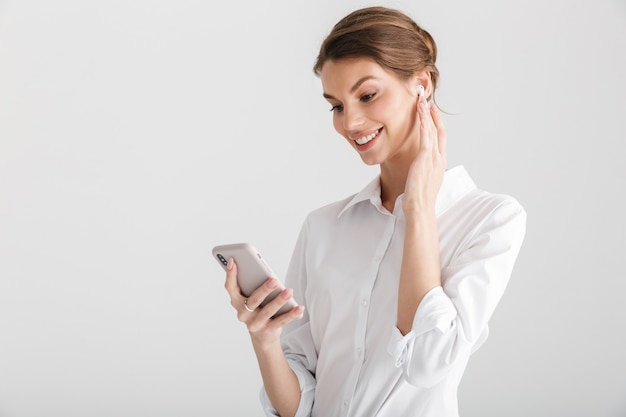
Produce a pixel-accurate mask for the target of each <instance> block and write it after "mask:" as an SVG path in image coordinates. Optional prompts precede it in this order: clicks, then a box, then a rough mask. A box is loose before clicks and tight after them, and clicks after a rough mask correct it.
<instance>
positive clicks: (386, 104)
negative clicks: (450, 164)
mask: <svg viewBox="0 0 626 417" xmlns="http://www.w3.org/2000/svg"><path fill="white" fill-rule="evenodd" d="M321 80H322V86H323V89H324V97H325V98H326V100H328V102H329V103H330V105H331V106H332V112H333V125H334V127H335V130H337V132H339V134H340V135H342V136H343V137H344V138H346V140H347V141H348V143H349V144H350V145H351V146H352V147H353V148H354V149H356V150H357V152H358V153H359V155H360V156H361V158H362V159H363V162H365V163H366V164H368V165H374V164H384V163H390V162H392V161H394V160H398V161H402V160H404V159H407V158H410V159H412V157H414V156H415V154H416V153H417V150H418V149H419V137H418V131H419V129H415V128H414V127H415V123H416V112H417V85H418V81H417V78H415V79H413V80H409V81H404V80H401V79H399V78H398V77H397V76H396V75H395V74H394V73H392V72H390V71H388V70H386V69H384V68H383V67H381V66H380V65H379V64H378V63H376V62H375V61H374V60H372V59H370V58H346V59H341V60H338V61H327V62H326V63H325V64H324V66H323V67H322V71H321ZM412 132H415V133H414V134H413V133H412Z"/></svg>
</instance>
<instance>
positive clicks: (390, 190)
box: [380, 163, 410, 212]
mask: <svg viewBox="0 0 626 417" xmlns="http://www.w3.org/2000/svg"><path fill="white" fill-rule="evenodd" d="M409 167H410V165H407V164H391V163H385V164H381V165H380V190H381V191H380V199H381V200H382V204H383V207H385V208H386V209H387V210H389V211H390V212H393V208H394V205H395V203H396V199H397V198H398V196H399V195H400V194H402V193H403V192H404V188H405V185H406V178H407V175H408V172H409Z"/></svg>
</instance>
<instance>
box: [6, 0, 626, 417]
mask: <svg viewBox="0 0 626 417" xmlns="http://www.w3.org/2000/svg"><path fill="white" fill-rule="evenodd" d="M372 4H374V3H370V2H364V1H356V0H355V1H342V2H338V1H334V0H333V1H331V0H316V1H310V2H297V1H287V0H274V1H271V2H259V1H254V0H243V1H232V2H220V3H215V2H208V1H200V0H176V1H165V0H150V1H148V0H124V1H121V0H112V1H106V2H105V1H101V2H95V1H84V0H57V1H44V0H39V1H37V0H22V1H17V0H14V1H11V0H5V1H0V417H31V416H46V417H48V416H63V417H73V416H77V417H78V416H80V417H84V416H90V417H91V416H93V417H100V416H102V417H105V416H107V417H108V416H116V417H127V416H128V417H130V416H133V417H135V416H146V417H147V416H150V417H160V416H168V417H169V416H183V417H194V416H242V415H247V416H260V415H261V409H260V406H259V401H258V392H259V388H260V385H261V381H260V377H259V373H258V370H257V365H256V361H255V359H254V354H253V352H252V349H251V346H250V343H249V338H248V335H247V332H246V330H245V328H244V327H243V326H242V325H241V323H239V322H238V321H237V320H236V317H235V312H234V310H233V309H232V308H231V306H230V304H229V300H228V297H227V295H226V292H225V291H224V289H223V281H224V276H223V273H222V271H221V269H220V267H219V265H218V264H217V263H216V262H215V261H214V260H213V259H212V258H211V256H210V250H211V248H212V246H213V245H216V244H219V243H228V242H237V241H250V242H252V243H253V244H255V246H257V247H258V248H259V249H260V250H261V251H262V252H263V253H264V255H265V258H266V259H267V260H268V262H269V263H270V264H271V265H272V267H273V268H274V270H275V271H276V272H277V273H278V274H279V275H282V273H283V272H284V271H285V270H286V267H287V263H288V261H289V258H290V255H291V250H292V247H293V244H294V241H295V238H296V235H297V232H298V231H299V228H300V225H301V223H302V221H303V219H304V216H305V215H306V214H307V213H308V212H309V211H310V210H312V209H314V208H316V207H318V206H321V205H323V204H326V203H329V202H332V201H334V200H337V199H339V198H343V197H345V196H347V195H349V194H352V193H354V192H356V191H358V190H359V189H360V188H361V187H362V186H363V185H365V184H366V183H368V182H369V181H370V180H371V178H372V177H373V176H374V175H376V173H377V171H376V168H375V167H366V166H364V165H363V164H362V162H361V161H360V158H359V157H358V156H357V155H356V154H354V152H353V151H352V150H351V149H350V148H349V147H348V145H347V144H345V143H344V141H343V140H342V139H341V138H339V136H338V135H337V134H336V133H335V132H334V131H333V129H332V124H331V115H330V113H329V112H328V110H329V107H330V106H329V105H328V104H326V102H325V101H324V100H323V99H322V96H321V92H322V91H321V85H320V82H319V79H318V78H316V77H315V76H314V75H313V73H312V70H311V67H312V65H313V62H314V59H315V56H316V54H317V50H318V47H319V44H320V42H321V41H322V39H323V38H324V36H325V35H326V34H327V33H328V31H329V30H330V28H331V26H332V24H334V23H335V22H336V21H337V20H338V19H340V18H341V17H343V16H344V15H345V14H346V13H348V12H349V11H351V10H353V9H354V8H357V7H361V6H366V5H372ZM381 4H383V5H388V6H392V7H398V8H401V9H402V10H404V11H406V12H408V13H409V14H410V15H411V16H412V17H413V18H415V20H416V21H418V23H420V24H422V25H423V26H424V27H425V28H426V29H427V30H429V31H430V32H431V34H432V35H433V36H434V38H435V40H436V41H437V43H438V46H439V50H440V55H439V61H438V62H439V67H440V71H441V86H440V90H439V93H438V102H439V103H440V105H441V106H442V107H443V109H444V110H447V111H448V112H449V113H453V114H450V115H447V116H446V117H445V122H446V126H447V129H448V147H449V164H450V165H451V166H453V165H458V164H462V165H465V167H466V168H467V169H468V170H469V172H470V174H471V175H472V176H473V178H474V180H475V181H476V182H477V183H478V185H479V186H480V187H481V188H483V189H487V190H490V191H493V192H502V193H507V194H511V195H513V196H515V197H516V198H518V200H519V201H520V202H521V203H522V204H523V205H524V207H525V208H526V210H527V211H528V231H527V236H526V240H525V243H524V246H523V248H522V251H521V253H520V257H519V260H518V263H517V266H516V269H515V271H514V274H513V277H512V280H511V283H510V286H509V288H508V290H507V293H506V294H505V297H504V298H503V300H502V302H501V304H500V306H499V307H498V309H497V310H496V314H495V316H494V317H493V320H492V323H491V327H492V329H491V330H492V332H491V337H490V339H489V341H488V342H487V344H486V345H485V346H484V347H483V348H482V349H481V350H480V351H479V352H478V353H477V354H476V355H475V356H474V357H473V359H472V360H471V361H470V365H469V367H468V370H467V373H466V376H465V379H464V380H463V382H462V384H461V387H460V393H459V395H460V408H461V415H462V416H463V417H473V416H476V417H478V416H480V417H489V416H493V417H496V416H497V417H501V416H507V417H517V416H520V417H526V416H534V417H542V416H546V417H555V416H567V417H578V416H581V417H582V416H585V417H587V416H594V417H624V416H625V415H626V358H625V353H624V352H626V342H625V341H624V333H625V332H626V310H625V307H624V301H623V300H624V293H625V291H626V274H625V269H626V268H625V262H624V248H626V239H625V235H626V227H625V226H626V225H625V220H624V213H625V212H626V204H625V203H624V190H625V186H624V178H625V175H626V170H625V167H624V165H625V164H624V157H625V155H626V152H625V150H626V149H625V146H624V142H625V141H626V133H625V125H626V122H625V119H626V105H625V104H624V100H625V97H626V82H625V81H624V76H625V74H626V2H624V1H623V0H598V1H593V2H592V1H565V0H561V1H557V0H553V1H539V0H530V1H524V2H502V1H496V0H492V1H489V0H480V1H473V2H463V1H435V0H432V1H408V0H407V1H394V2H382V3H381Z"/></svg>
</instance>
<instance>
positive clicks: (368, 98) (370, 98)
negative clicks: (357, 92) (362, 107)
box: [361, 93, 376, 102]
mask: <svg viewBox="0 0 626 417" xmlns="http://www.w3.org/2000/svg"><path fill="white" fill-rule="evenodd" d="M375 96H376V93H372V94H365V95H363V96H361V101H364V102H368V101H370V100H372V99H373V98H374V97H375Z"/></svg>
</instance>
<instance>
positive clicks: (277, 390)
mask: <svg viewBox="0 0 626 417" xmlns="http://www.w3.org/2000/svg"><path fill="white" fill-rule="evenodd" d="M252 345H253V347H254V352H255V353H256V357H257V361H258V363H259V369H260V371H261V377H262V379H263V385H264V387H265V391H266V392H267V396H268V397H269V399H270V401H271V402H272V405H273V406H274V408H276V411H278V414H279V415H280V416H281V417H291V416H294V415H295V414H296V411H297V410H298V405H299V404H300V384H299V382H298V378H297V376H296V374H295V373H294V372H293V370H292V369H291V367H290V366H289V363H288V362H287V359H286V358H285V354H284V353H283V350H282V348H281V346H280V343H279V342H276V343H275V344H272V345H270V346H265V345H262V344H261V343H255V341H254V339H253V340H252Z"/></svg>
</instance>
